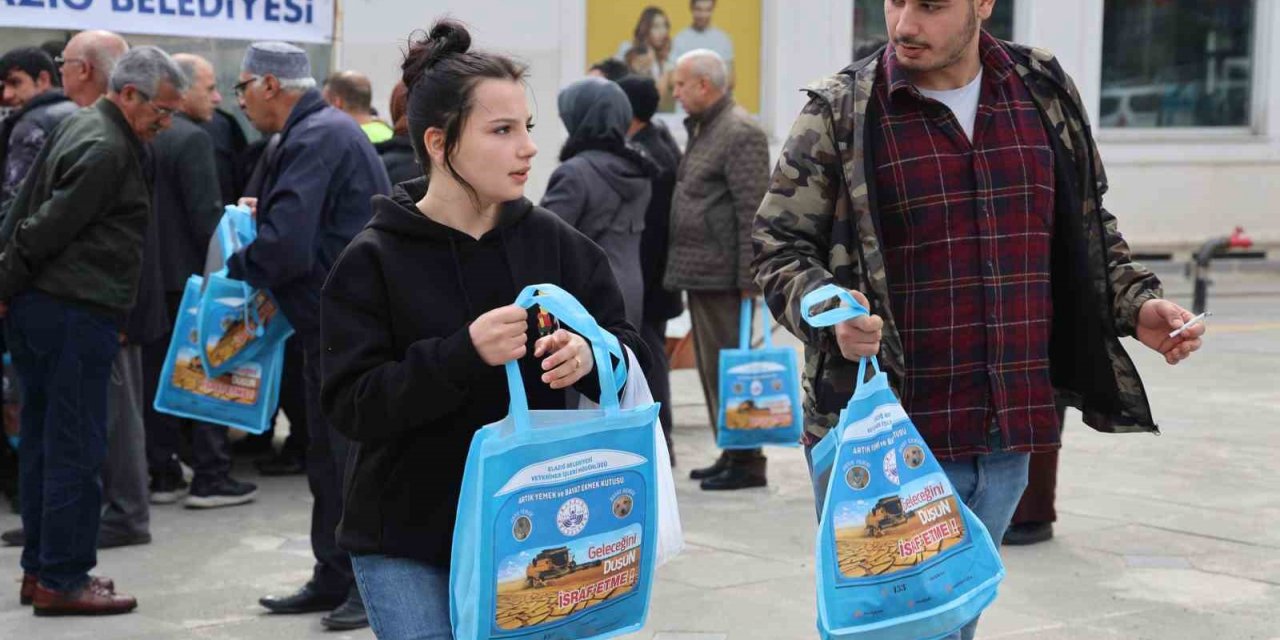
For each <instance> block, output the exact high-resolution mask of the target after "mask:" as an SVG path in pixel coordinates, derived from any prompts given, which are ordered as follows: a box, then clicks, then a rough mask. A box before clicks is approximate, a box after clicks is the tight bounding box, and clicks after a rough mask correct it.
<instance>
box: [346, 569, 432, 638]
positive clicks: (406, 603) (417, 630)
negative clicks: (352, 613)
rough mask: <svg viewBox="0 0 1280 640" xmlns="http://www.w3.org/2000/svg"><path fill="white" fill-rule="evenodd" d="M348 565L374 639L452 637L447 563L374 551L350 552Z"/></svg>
mask: <svg viewBox="0 0 1280 640" xmlns="http://www.w3.org/2000/svg"><path fill="white" fill-rule="evenodd" d="M351 568H352V569H354V570H355V574H356V585H357V586H358V587H359V588H360V596H361V597H362V598H364V608H365V611H366V612H368V614H369V626H370V627H373V633H374V635H376V636H378V639H379V640H453V627H452V626H451V625H450V623H449V570H448V569H443V568H440V567H435V566H432V565H429V564H427V563H425V562H419V561H417V560H410V559H408V558H395V557H391V556H384V555H379V554H362V555H355V554H353V555H352V556H351Z"/></svg>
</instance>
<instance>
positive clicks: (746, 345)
mask: <svg viewBox="0 0 1280 640" xmlns="http://www.w3.org/2000/svg"><path fill="white" fill-rule="evenodd" d="M754 304H755V298H743V299H742V310H741V312H740V313H739V317H738V348H739V349H741V350H743V351H750V350H751V322H752V320H754V319H755V318H753V317H752V316H753V312H754V308H753V307H754ZM760 330H761V331H762V332H764V333H763V335H764V344H763V345H761V348H763V349H772V348H773V326H772V324H771V322H770V320H769V306H768V305H766V304H765V303H764V301H763V300H762V301H760Z"/></svg>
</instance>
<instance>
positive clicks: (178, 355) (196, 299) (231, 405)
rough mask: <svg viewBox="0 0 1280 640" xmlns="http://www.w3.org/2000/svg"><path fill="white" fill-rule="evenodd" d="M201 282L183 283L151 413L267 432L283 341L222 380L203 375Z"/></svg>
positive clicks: (192, 279) (195, 278) (273, 408)
mask: <svg viewBox="0 0 1280 640" xmlns="http://www.w3.org/2000/svg"><path fill="white" fill-rule="evenodd" d="M202 280H203V279H202V278H201V277H200V276H191V277H190V278H189V279H187V287H186V290H185V291H184V292H183V294H182V303H181V305H180V306H179V308H178V317H177V318H175V319H174V324H173V338H172V339H171V340H170V341H169V352H168V353H167V354H166V356H165V360H164V368H163V369H161V372H160V381H159V384H158V385H157V386H158V390H157V391H156V398H155V404H154V406H155V409H156V411H159V412H161V413H168V414H171V415H175V416H179V417H183V418H190V419H192V420H201V421H204V422H212V423H214V424H221V425H225V426H228V427H235V428H237V429H242V430H244V431H248V432H249V433H262V432H264V431H266V430H267V428H268V427H269V426H271V419H272V417H273V416H274V415H275V412H276V405H277V404H279V398H280V374H281V373H282V371H283V370H284V341H280V342H279V343H278V344H276V345H275V346H273V347H271V348H270V349H265V350H259V352H258V353H256V354H254V355H253V356H252V357H249V358H247V359H245V360H244V361H242V362H240V363H239V364H237V365H236V366H235V367H234V368H232V369H231V370H230V371H229V372H227V373H224V374H222V375H220V376H212V377H211V376H208V375H206V374H205V370H204V363H203V360H202V358H201V352H202V351H203V349H202V348H201V342H200V339H199V335H198V331H197V329H196V325H197V321H198V317H199V306H200V295H201V293H200V291H201V286H202V284H203V282H202Z"/></svg>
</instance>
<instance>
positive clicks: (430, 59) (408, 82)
mask: <svg viewBox="0 0 1280 640" xmlns="http://www.w3.org/2000/svg"><path fill="white" fill-rule="evenodd" d="M417 33H422V32H421V31H418V32H417ZM470 49H471V33H469V32H468V31H467V28H466V27H464V26H462V24H461V23H459V22H456V21H454V20H449V19H444V20H440V21H439V22H437V23H436V24H435V26H433V27H431V32H430V33H428V34H426V37H423V38H420V39H417V40H414V39H413V36H410V38H409V51H408V52H407V53H405V56H404V63H403V64H401V65H400V70H401V72H402V76H401V79H402V80H403V82H404V84H405V86H406V87H409V88H410V89H412V88H413V85H414V83H416V82H417V81H418V79H420V78H421V77H422V75H423V73H424V72H426V71H428V70H430V69H432V68H433V67H435V66H436V65H438V64H440V61H441V60H444V59H446V58H449V57H451V56H455V55H460V54H464V53H466V52H467V51H468V50H470Z"/></svg>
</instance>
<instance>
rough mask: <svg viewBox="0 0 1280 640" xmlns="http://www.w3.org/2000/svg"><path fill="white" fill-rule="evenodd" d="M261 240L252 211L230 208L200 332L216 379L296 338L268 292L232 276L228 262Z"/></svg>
mask: <svg viewBox="0 0 1280 640" xmlns="http://www.w3.org/2000/svg"><path fill="white" fill-rule="evenodd" d="M256 238H257V228H256V226H255V223H254V221H253V217H252V216H251V215H250V214H249V210H248V209H245V208H244V207H234V206H228V207H227V208H226V209H225V210H224V212H223V214H222V219H221V220H220V221H219V222H218V227H217V229H216V230H215V231H214V238H213V241H211V243H210V244H211V245H216V247H214V246H211V247H210V262H212V263H213V264H212V265H210V266H216V270H215V271H214V272H213V273H210V274H209V275H208V276H207V277H206V278H205V281H204V288H203V290H202V292H201V294H200V301H199V308H198V312H197V318H198V321H197V324H196V331H197V336H198V339H199V343H200V345H201V346H202V348H201V349H200V360H201V362H202V364H203V366H204V370H205V371H207V372H208V373H209V375H211V376H213V377H215V378H216V377H218V376H221V375H223V374H226V373H228V372H230V371H232V370H234V369H236V368H237V367H238V366H239V365H241V364H243V363H246V362H249V361H251V360H252V359H254V357H255V356H257V355H259V353H260V352H263V351H267V352H269V351H271V350H272V349H274V348H275V347H276V346H278V345H279V344H282V343H284V341H285V340H286V339H288V337H289V336H290V335H292V334H293V327H292V326H290V325H289V321H288V320H287V319H286V318H285V317H284V314H283V313H281V312H280V308H279V306H278V305H277V304H276V301H275V298H273V297H272V296H271V293H270V292H268V291H267V290H266V289H255V288H254V287H251V286H249V284H248V283H245V282H241V281H239V280H232V279H231V278H228V277H227V270H226V266H225V265H226V261H227V259H228V258H230V257H231V255H232V254H234V253H235V252H237V251H239V250H240V249H241V248H242V247H244V246H245V245H247V244H250V243H252V242H253V241H254V239H256Z"/></svg>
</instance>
